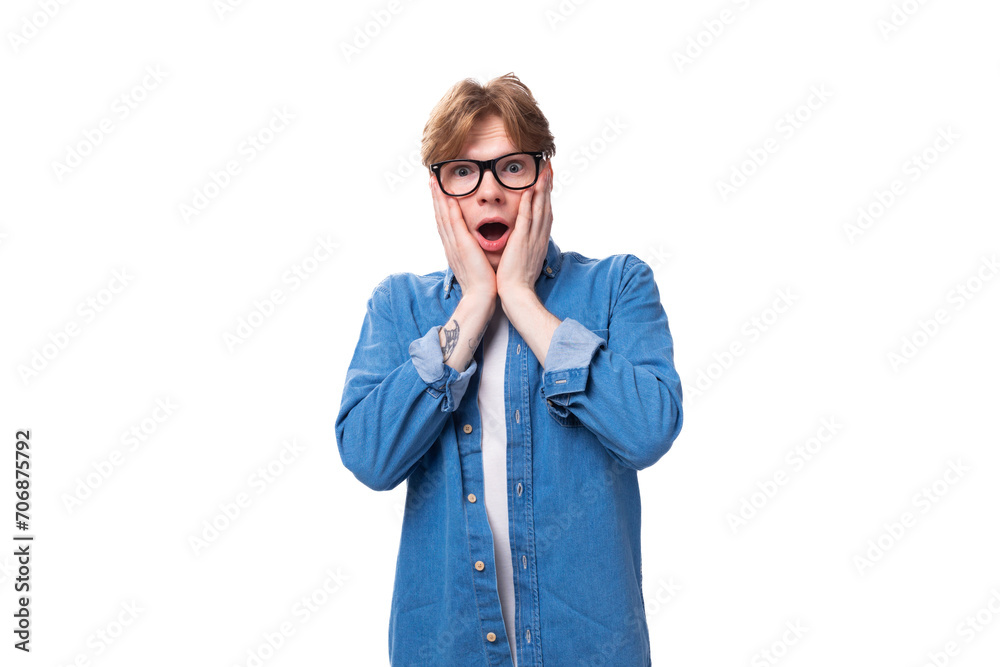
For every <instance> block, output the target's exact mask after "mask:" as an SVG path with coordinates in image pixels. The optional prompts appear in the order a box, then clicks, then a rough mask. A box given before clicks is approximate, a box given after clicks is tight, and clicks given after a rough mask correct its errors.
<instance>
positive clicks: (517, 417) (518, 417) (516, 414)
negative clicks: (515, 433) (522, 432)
mask: <svg viewBox="0 0 1000 667" xmlns="http://www.w3.org/2000/svg"><path fill="white" fill-rule="evenodd" d="M514 421H516V422H517V423H518V424H520V423H521V411H520V410H514Z"/></svg>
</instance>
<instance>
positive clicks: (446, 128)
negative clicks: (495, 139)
mask: <svg viewBox="0 0 1000 667" xmlns="http://www.w3.org/2000/svg"><path fill="white" fill-rule="evenodd" d="M493 114H495V115H497V116H499V117H500V118H501V119H502V120H503V125H504V129H505V130H506V132H507V137H508V138H509V139H510V141H511V143H512V144H514V146H515V147H516V148H517V150H521V151H542V152H544V153H545V154H546V158H551V157H552V156H553V155H555V152H556V145H555V139H554V138H553V136H552V133H551V132H550V131H549V121H548V120H547V119H546V118H545V115H544V114H543V113H542V111H541V109H539V108H538V102H536V101H535V98H534V96H533V95H532V94H531V91H530V90H528V87H527V86H525V85H524V84H523V83H521V80H520V79H518V78H517V77H516V76H514V73H513V72H509V73H507V74H504V75H503V76H498V77H496V78H495V79H491V80H490V81H489V82H488V83H487V84H486V85H485V86H483V85H481V84H480V83H479V82H478V81H477V80H475V79H471V78H469V79H464V80H462V81H459V82H458V83H456V84H455V85H453V86H452V87H451V88H450V89H449V90H448V92H447V93H445V95H444V97H442V98H441V100H440V101H439V102H438V103H437V104H436V105H435V106H434V109H432V110H431V116H430V118H429V119H428V121H427V124H426V125H425V126H424V134H423V138H422V140H421V146H420V157H421V160H422V162H423V164H424V166H425V167H430V165H431V164H433V163H434V162H440V161H441V160H453V159H455V158H459V157H462V156H461V155H459V151H461V150H462V146H464V145H465V139H466V137H468V135H469V132H470V131H471V130H472V126H473V125H474V124H475V122H476V121H477V120H479V119H480V118H482V117H484V116H489V115H493Z"/></svg>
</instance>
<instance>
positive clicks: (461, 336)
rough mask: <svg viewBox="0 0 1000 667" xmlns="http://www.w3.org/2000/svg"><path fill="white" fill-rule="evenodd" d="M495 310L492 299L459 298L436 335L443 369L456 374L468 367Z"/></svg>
mask: <svg viewBox="0 0 1000 667" xmlns="http://www.w3.org/2000/svg"><path fill="white" fill-rule="evenodd" d="M495 309H496V299H495V297H485V296H484V297H479V296H475V295H472V294H467V295H463V296H462V299H461V301H459V302H458V306H456V307H455V312H454V313H453V314H452V316H451V319H450V320H448V323H447V324H445V325H444V326H442V327H441V330H440V332H438V333H439V335H438V337H439V340H440V342H441V355H442V357H443V358H444V363H445V364H446V365H448V366H451V367H452V368H454V369H455V370H456V371H458V372H460V373H461V372H462V371H464V370H466V369H467V368H468V367H469V364H470V363H471V362H472V358H473V356H474V355H475V352H476V348H477V347H479V341H480V340H482V338H483V334H485V333H486V328H487V327H488V326H489V324H490V320H491V319H493V311H494V310H495Z"/></svg>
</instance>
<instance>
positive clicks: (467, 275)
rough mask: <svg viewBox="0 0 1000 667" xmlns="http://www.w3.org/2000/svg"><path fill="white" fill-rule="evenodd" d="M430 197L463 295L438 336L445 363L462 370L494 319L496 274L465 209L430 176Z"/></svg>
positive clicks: (446, 252) (439, 229) (448, 256)
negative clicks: (473, 231) (476, 236)
mask: <svg viewBox="0 0 1000 667" xmlns="http://www.w3.org/2000/svg"><path fill="white" fill-rule="evenodd" d="M430 186H431V196H432V198H433V199H434V217H435V218H437V229H438V234H439V235H440V236H441V243H442V244H443V245H444V253H445V256H447V258H448V266H450V267H451V270H452V273H454V274H455V279H456V280H458V284H459V285H461V286H462V298H461V300H460V301H459V302H458V305H457V306H456V307H455V312H454V313H453V314H452V316H451V319H450V320H449V321H448V322H447V323H446V324H445V325H444V326H442V327H441V331H440V333H439V339H440V343H441V356H442V358H443V360H444V363H445V364H447V365H449V366H451V367H452V368H454V369H455V370H457V371H459V372H462V371H464V370H466V369H467V368H468V367H469V364H470V363H471V362H472V358H473V355H474V354H475V352H476V348H478V347H479V342H480V341H481V340H482V338H483V334H485V333H486V328H487V327H488V326H489V324H490V320H491V319H493V313H494V311H495V310H496V302H497V274H496V271H494V270H493V265H492V264H490V260H489V259H488V258H487V257H486V253H485V252H483V249H482V248H481V247H479V244H478V243H477V242H476V239H475V238H473V236H472V234H471V233H470V232H469V228H468V226H467V225H466V223H465V217H464V216H463V215H462V209H461V207H459V205H458V202H456V201H454V199H453V198H452V197H449V196H448V195H446V194H444V193H443V192H441V186H440V185H438V182H437V179H436V178H434V176H431V183H430Z"/></svg>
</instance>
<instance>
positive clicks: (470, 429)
mask: <svg viewBox="0 0 1000 667" xmlns="http://www.w3.org/2000/svg"><path fill="white" fill-rule="evenodd" d="M462 430H463V431H465V432H466V433H472V424H466V425H465V426H463V427H462Z"/></svg>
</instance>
